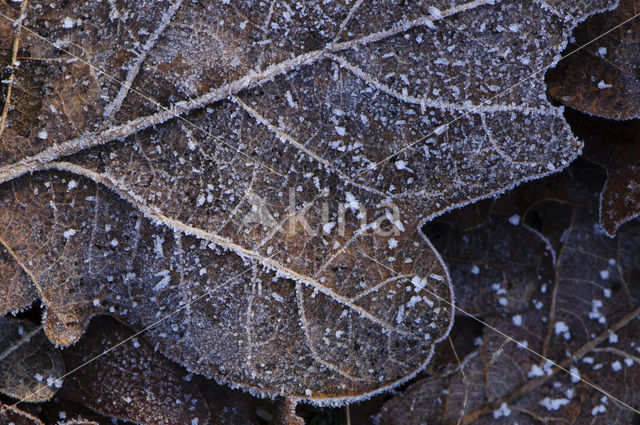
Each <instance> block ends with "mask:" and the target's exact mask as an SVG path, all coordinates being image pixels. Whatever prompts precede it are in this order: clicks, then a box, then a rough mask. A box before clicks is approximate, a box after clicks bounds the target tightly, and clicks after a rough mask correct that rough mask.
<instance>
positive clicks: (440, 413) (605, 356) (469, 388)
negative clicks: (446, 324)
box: [379, 170, 640, 424]
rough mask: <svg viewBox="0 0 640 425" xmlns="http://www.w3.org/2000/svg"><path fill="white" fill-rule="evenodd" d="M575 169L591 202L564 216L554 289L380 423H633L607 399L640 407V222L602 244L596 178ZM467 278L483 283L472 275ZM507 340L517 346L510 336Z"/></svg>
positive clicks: (502, 321) (390, 406)
mask: <svg viewBox="0 0 640 425" xmlns="http://www.w3.org/2000/svg"><path fill="white" fill-rule="evenodd" d="M574 172H576V173H577V174H581V178H586V179H588V180H589V181H590V182H591V183H590V184H589V185H588V186H587V187H586V188H583V189H582V190H587V192H586V193H585V192H583V196H585V197H589V198H591V200H590V202H589V203H588V204H587V205H585V206H576V207H574V208H573V209H572V210H571V211H570V215H571V220H570V226H569V227H568V228H567V229H566V233H565V237H564V239H563V246H562V250H561V251H560V252H559V253H558V256H557V263H556V268H555V280H554V282H553V285H552V286H549V285H547V286H546V289H545V290H543V289H542V287H540V292H539V293H537V294H536V295H535V296H534V297H532V298H531V300H530V305H529V309H528V310H527V311H526V312H521V313H518V314H509V315H507V316H506V317H504V318H499V319H496V320H494V321H493V322H490V324H491V325H492V326H493V327H494V328H495V329H497V330H498V331H499V332H496V331H495V330H491V329H487V330H486V334H485V337H484V339H483V341H482V344H481V347H480V348H479V349H478V350H477V351H476V352H474V353H472V354H470V355H468V356H467V357H466V358H465V359H464V361H463V362H462V364H461V365H460V366H459V367H457V368H455V369H454V370H449V371H447V372H444V373H442V374H440V375H439V376H434V377H431V378H427V379H425V380H422V381H419V382H417V383H416V384H414V385H412V386H411V387H409V389H408V390H407V391H406V392H405V393H404V394H403V395H401V396H398V397H396V398H394V399H392V400H391V401H389V402H388V403H386V404H385V407H384V408H383V410H382V412H381V414H380V416H379V419H380V423H381V424H390V423H393V424H418V423H425V422H427V423H430V424H445V423H447V424H448V423H458V421H459V420H460V421H461V422H459V423H473V424H485V423H486V424H489V423H491V424H503V423H504V424H507V423H508V424H513V423H516V422H517V423H519V424H534V423H540V422H556V421H557V422H567V423H574V424H589V423H607V424H628V423H631V422H632V421H633V420H637V417H635V416H634V412H632V411H631V410H629V409H627V408H626V407H624V406H622V405H620V404H619V403H618V402H617V401H616V400H615V399H614V398H613V397H615V398H617V399H618V400H621V401H622V402H624V403H628V404H629V405H630V406H632V407H634V408H638V406H640V398H639V397H638V394H637V392H636V391H635V390H634V388H635V385H636V383H637V382H638V380H639V379H640V375H639V373H640V369H639V367H638V364H637V363H638V362H639V361H640V357H639V356H638V350H637V348H638V345H637V344H638V341H637V336H638V334H639V332H640V323H639V320H638V318H639V316H640V306H639V305H640V304H639V301H640V285H638V282H637V270H638V269H639V267H640V257H638V255H637V246H638V243H639V238H640V223H638V222H632V223H630V224H629V225H628V226H625V227H624V229H622V230H621V231H620V233H619V235H618V237H617V239H615V240H612V239H610V238H608V237H607V236H606V235H605V234H604V233H603V232H602V231H599V230H598V229H599V227H598V226H597V225H596V223H597V221H596V220H597V214H596V213H595V211H596V205H597V197H596V196H595V195H596V190H595V188H597V187H598V185H599V184H601V182H602V179H601V178H600V175H596V176H595V178H594V176H593V175H592V173H593V172H592V171H590V172H585V173H582V172H580V171H579V170H574ZM585 174H586V176H585ZM574 187H579V186H577V185H576V186H574ZM577 190H580V189H577ZM513 229H516V228H515V227H514V228H513ZM516 246H517V245H516ZM514 248H515V247H514ZM540 259H541V260H542V257H540ZM452 268H454V265H453V264H452ZM467 282H468V284H469V285H475V284H480V285H484V284H485V282H483V281H482V280H481V279H474V278H471V277H470V278H469V279H467ZM507 335H508V336H509V337H512V338H514V339H515V340H516V341H518V342H519V343H520V344H521V345H517V344H516V343H514V342H511V341H509V340H507V339H506V336H507ZM525 347H528V348H530V349H532V350H534V351H535V352H538V353H542V355H544V356H545V357H547V358H549V359H552V360H553V361H555V362H557V364H559V365H560V366H562V367H563V368H565V369H566V370H568V371H570V372H571V374H572V375H570V374H568V373H566V372H564V371H560V370H559V369H558V368H557V367H555V366H553V364H551V363H549V362H546V361H544V360H541V359H540V358H539V357H537V356H535V355H533V354H532V352H530V351H528V350H527V349H526V348H525ZM579 378H583V379H586V380H587V381H588V382H590V383H592V384H594V385H597V386H598V387H599V388H602V389H603V390H604V391H605V393H603V392H600V391H597V390H595V389H594V388H593V387H592V386H590V385H588V384H587V383H585V382H583V381H580V380H579Z"/></svg>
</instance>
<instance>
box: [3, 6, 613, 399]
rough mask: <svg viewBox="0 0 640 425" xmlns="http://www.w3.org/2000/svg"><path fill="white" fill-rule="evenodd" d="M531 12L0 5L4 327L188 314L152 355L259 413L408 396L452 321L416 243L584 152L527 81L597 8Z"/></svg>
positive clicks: (174, 319) (439, 274)
mask: <svg viewBox="0 0 640 425" xmlns="http://www.w3.org/2000/svg"><path fill="white" fill-rule="evenodd" d="M544 3H545V7H540V5H539V4H538V2H535V1H527V0H517V1H503V2H500V3H497V4H496V3H495V2H494V1H493V0H474V1H456V2H453V3H451V2H448V1H447V2H440V1H430V2H426V3H424V4H409V5H402V6H401V5H397V4H394V3H387V2H376V1H374V2H371V3H366V2H360V1H356V2H353V3H352V2H344V3H342V2H335V3H331V4H323V5H318V4H317V2H308V3H306V2H301V3H296V4H295V5H289V4H288V3H282V4H279V3H273V4H272V5H271V6H267V4H266V3H255V4H254V3H253V2H233V4H224V3H220V2H197V3H194V2H187V1H185V2H181V1H174V2H168V1H167V2H164V6H165V7H159V6H157V5H156V2H149V1H140V2H135V3H126V4H121V3H117V2H100V3H98V2H85V1H68V2H66V3H64V6H60V7H53V8H52V7H49V3H46V2H40V1H35V0H34V1H29V2H22V3H21V4H11V3H8V2H3V3H2V4H1V11H2V13H3V15H5V16H7V17H9V18H10V19H14V20H15V19H20V22H22V24H24V25H25V26H26V28H22V27H20V26H17V27H14V26H13V25H12V24H11V22H10V21H9V20H7V19H6V18H3V19H2V20H1V21H0V34H3V37H2V43H3V44H2V46H1V48H2V49H3V51H4V53H3V55H4V56H2V57H5V58H9V65H10V66H9V67H8V68H7V69H8V71H7V72H8V73H9V74H10V75H9V76H8V77H7V78H8V81H9V82H10V83H9V84H7V85H8V86H9V87H11V88H12V94H11V96H10V95H9V92H8V88H9V87H8V88H7V90H5V91H4V92H3V93H4V94H3V96H4V99H3V100H4V102H3V103H4V104H5V105H8V106H7V107H6V108H5V109H6V110H7V114H5V119H4V122H5V123H6V124H5V128H4V133H1V134H0V136H1V137H2V140H10V141H11V143H7V144H6V145H5V147H4V148H2V149H0V158H2V162H1V163H0V184H2V186H0V206H1V207H2V214H1V215H0V231H1V233H0V234H1V235H2V245H3V246H4V247H5V250H6V256H5V257H6V258H3V264H2V267H3V269H4V268H6V269H7V270H9V271H10V273H12V275H13V276H16V277H15V278H14V279H12V281H11V284H10V286H9V290H11V294H14V293H15V294H16V297H18V294H20V297H21V298H20V299H19V300H17V301H12V302H11V303H9V304H8V305H7V306H6V307H5V310H11V309H15V308H17V307H19V305H20V303H23V302H25V301H27V300H32V299H34V298H35V297H39V298H40V299H41V300H42V301H43V302H44V304H45V305H46V307H47V316H46V319H47V320H46V326H45V330H46V332H47V335H48V336H49V338H51V340H52V341H55V342H57V343H59V344H63V345H66V344H70V343H72V342H74V341H76V340H77V339H78V338H79V337H80V335H81V334H82V333H83V331H84V329H85V328H86V326H87V323H88V320H89V319H90V317H91V316H93V315H95V314H97V313H100V312H105V311H110V310H112V312H113V313H114V314H119V315H121V317H123V318H124V319H126V320H127V321H128V322H129V323H131V324H132V325H133V326H134V327H136V328H142V327H144V326H147V325H149V324H151V323H154V322H155V321H156V320H157V319H158V318H159V317H161V316H162V315H163V314H167V313H169V312H172V311H174V310H175V309H176V308H178V307H184V308H183V309H182V310H180V311H179V312H178V313H177V314H176V315H174V316H171V317H170V318H169V319H167V320H166V321H163V322H162V323H161V324H159V325H158V326H156V327H154V329H152V331H151V333H150V337H151V338H152V340H153V341H154V343H157V344H158V346H159V349H161V350H162V351H163V353H165V354H167V355H168V356H169V357H170V358H172V359H175V360H177V361H179V362H180V363H181V364H183V365H185V366H186V367H187V368H188V369H189V370H192V371H194V372H197V373H201V374H205V375H207V376H214V377H216V378H218V379H220V380H222V381H224V382H228V383H231V384H233V385H239V386H242V387H243V388H248V389H251V390H253V391H255V392H259V393H261V394H276V393H277V394H284V395H289V396H293V397H295V398H304V399H313V400H315V401H316V402H320V403H330V402H338V401H345V400H347V399H352V398H354V397H358V396H361V395H363V394H371V393H374V392H377V391H380V390H382V389H385V388H388V387H391V386H394V385H397V384H398V383H400V382H403V381H405V380H406V379H408V378H409V377H411V376H412V375H414V374H415V373H417V372H418V371H419V370H420V369H422V368H423V367H424V365H425V364H426V363H427V362H428V361H429V359H430V357H431V354H432V353H433V347H434V344H435V343H436V342H437V341H439V340H441V339H442V338H444V337H445V336H446V334H447V333H448V330H449V328H450V326H451V322H452V315H453V314H452V313H453V312H452V308H451V302H452V301H453V295H452V291H451V287H450V282H449V278H448V275H447V271H446V268H445V266H444V264H443V263H442V261H441V259H440V257H439V255H438V254H437V252H435V251H434V250H433V248H432V247H431V245H430V243H429V242H428V241H425V240H424V237H423V236H422V234H421V233H420V231H419V229H420V227H421V225H422V223H423V222H424V221H425V220H427V219H429V218H432V217H434V216H437V215H439V214H441V213H443V212H444V211H446V210H449V209H451V208H454V207H456V206H459V205H464V204H467V203H469V202H472V201H473V200H476V199H479V198H484V197H488V196H490V195H492V194H494V193H496V192H500V191H503V190H506V189H507V188H510V187H512V186H513V185H515V184H518V183H519V182H522V181H524V180H528V179H532V178H535V177H539V176H541V175H544V174H547V173H550V172H553V171H555V170H558V169H561V168H563V167H564V166H566V165H567V164H568V163H569V162H570V161H571V160H572V159H573V158H574V157H575V156H576V155H577V153H578V152H579V150H580V147H581V144H580V142H579V141H577V140H576V139H575V138H574V137H573V136H572V135H571V133H570V130H569V128H568V126H567V124H566V122H565V121H564V118H563V117H562V113H561V109H559V108H555V107H553V106H551V105H550V104H549V103H548V102H547V100H546V98H545V96H544V82H543V81H542V79H541V78H538V77H539V74H536V75H534V76H533V78H531V76H532V73H533V72H534V71H537V70H539V69H541V68H542V67H544V66H547V65H549V63H551V61H552V60H553V58H554V57H555V56H556V55H557V54H558V53H559V52H560V50H561V49H562V46H563V45H564V44H565V41H566V37H567V35H568V33H569V31H570V30H571V28H573V26H575V25H576V24H577V22H579V21H581V20H582V19H584V18H585V17H586V16H588V15H589V14H591V13H594V12H596V11H598V10H601V9H604V8H607V7H610V6H611V5H612V4H613V1H609V0H606V1H605V0H600V1H595V2H592V3H590V4H589V5H585V4H584V3H583V2H580V1H570V2H560V1H545V2H544ZM522 16H527V17H528V19H527V20H526V21H525V22H523V21H522V19H521V17H522ZM478 22H482V24H481V25H478ZM27 28H28V29H29V30H27ZM36 33H37V34H38V35H36ZM42 37H45V38H46V39H48V40H50V41H55V46H54V45H52V44H51V42H48V41H46V40H43V38H42ZM14 52H17V53H15V54H14ZM14 56H15V57H14ZM16 62H19V63H20V64H21V63H22V62H25V63H33V64H32V65H31V66H32V68H29V69H26V70H25V71H23V68H22V67H21V65H19V64H17V63H16ZM30 69H31V70H32V73H33V74H36V75H38V76H39V78H38V79H35V80H33V84H31V85H30V84H29V82H30V81H32V80H31V79H29V78H28V74H25V73H26V72H28V71H29V70H30ZM103 70H104V71H105V73H106V74H105V73H103V72H102V71H103ZM40 77H41V78H40ZM114 78H115V80H117V81H123V82H125V84H124V85H119V84H117V83H116V81H115V80H114ZM36 83H37V84H36ZM516 83H518V84H517V85H516ZM27 86H28V88H29V90H31V92H35V93H37V94H38V98H39V99H40V100H39V102H40V103H37V102H36V103H35V104H34V103H33V102H31V103H29V102H28V101H27V100H28V99H27V94H28V90H27ZM510 86H513V88H512V90H510V91H509V92H507V93H505V94H504V95H501V96H496V95H497V94H498V93H499V92H500V91H501V90H503V89H504V88H506V87H510ZM13 89H15V90H13ZM31 92H29V93H31ZM21 104H25V105H27V104H28V105H36V106H33V107H34V108H35V107H37V106H39V107H40V109H39V111H38V112H37V114H36V115H37V118H35V119H34V118H33V114H29V113H26V112H25V110H24V109H21V108H18V107H17V105H21ZM12 105H14V106H12ZM19 123H22V125H18V124H19ZM363 253H364V255H363ZM5 263H6V264H5ZM383 266H385V267H383ZM387 267H390V268H392V269H394V270H395V272H396V273H398V274H399V276H401V278H398V275H397V274H395V273H390V271H389V269H388V268H387ZM243 271H244V272H243ZM25 274H26V276H25ZM238 275H239V276H238ZM411 282H413V283H411ZM6 291H8V290H6ZM427 291H429V295H428V294H427ZM11 298H14V297H13V296H11ZM197 299H199V300H201V302H199V303H196V304H190V305H189V306H188V307H187V306H186V304H187V303H190V302H192V301H194V300H197Z"/></svg>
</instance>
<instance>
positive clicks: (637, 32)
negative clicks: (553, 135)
mask: <svg viewBox="0 0 640 425" xmlns="http://www.w3.org/2000/svg"><path fill="white" fill-rule="evenodd" d="M637 8H638V3H637V0H621V1H620V5H619V6H618V7H617V8H616V9H615V10H613V11H611V12H607V13H603V14H599V15H595V16H592V17H590V18H589V19H587V20H586V21H585V22H583V23H582V24H580V25H579V26H578V27H577V28H576V30H575V31H574V39H575V41H574V42H573V43H572V44H570V45H569V46H568V48H567V50H568V51H572V50H574V49H575V48H576V47H577V46H582V45H584V44H586V43H587V42H589V41H591V40H593V39H595V38H596V37H598V39H597V40H596V41H595V42H594V43H592V44H590V45H588V46H586V47H585V48H584V49H581V50H580V51H578V52H576V53H575V54H573V55H571V56H569V57H568V58H566V59H564V60H562V61H560V62H559V63H558V66H557V68H556V69H553V70H551V71H550V72H549V75H548V77H547V81H548V83H549V94H550V95H551V96H552V97H553V98H555V99H557V100H558V101H560V102H562V103H564V104H566V105H568V106H571V107H572V108H575V109H578V110H580V111H582V112H586V113H588V114H590V115H598V116H601V117H606V118H613V119H631V118H640V78H638V69H640V62H638V57H640V24H638V22H637V20H632V21H630V22H628V23H626V24H625V25H622V26H620V28H616V29H615V30H614V31H611V32H609V33H608V34H606V35H605V36H604V37H599V36H600V35H602V34H603V33H605V32H608V31H609V30H610V29H612V28H614V27H616V26H618V25H620V24H621V23H622V22H625V21H627V20H628V19H630V18H632V17H633V16H634V15H635V14H636V13H638V9H637Z"/></svg>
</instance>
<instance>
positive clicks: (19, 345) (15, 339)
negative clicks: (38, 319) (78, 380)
mask: <svg viewBox="0 0 640 425" xmlns="http://www.w3.org/2000/svg"><path fill="white" fill-rule="evenodd" d="M0 347H2V349H1V350H0V392H2V393H4V394H6V395H8V396H10V397H13V398H16V399H19V400H25V401H31V402H40V401H45V400H49V399H50V398H51V397H53V395H54V394H55V393H56V392H57V391H58V388H60V386H61V385H62V380H60V378H61V377H62V375H63V374H64V364H63V362H62V358H61V357H60V354H59V353H58V351H57V350H56V348H55V347H54V345H53V344H51V342H49V340H48V339H47V338H46V336H45V335H44V332H42V327H39V326H38V327H36V326H34V325H32V324H31V323H29V322H27V321H24V320H10V319H6V318H2V317H0Z"/></svg>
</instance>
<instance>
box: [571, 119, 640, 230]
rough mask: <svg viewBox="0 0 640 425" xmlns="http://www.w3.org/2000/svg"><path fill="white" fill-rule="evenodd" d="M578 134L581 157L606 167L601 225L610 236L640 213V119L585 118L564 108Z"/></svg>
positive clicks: (601, 205) (602, 193) (601, 204)
mask: <svg viewBox="0 0 640 425" xmlns="http://www.w3.org/2000/svg"><path fill="white" fill-rule="evenodd" d="M567 119H568V120H569V122H570V123H571V124H572V126H573V128H574V132H575V133H576V135H577V136H579V137H580V138H582V139H583V140H584V141H585V150H584V156H585V158H588V159H589V160H590V161H592V162H594V163H596V164H598V165H600V166H602V167H603V168H604V169H605V170H607V181H606V182H605V183H604V185H603V188H602V192H601V194H600V224H601V225H602V227H603V229H604V230H605V231H606V232H607V233H608V234H610V235H611V236H613V235H615V233H616V231H617V229H618V227H619V226H621V225H622V224H623V223H625V222H627V221H629V220H631V219H632V218H635V217H636V216H638V214H640V190H639V189H640V150H639V149H638V147H639V146H640V120H629V121H622V122H620V121H612V120H607V119H602V118H590V119H588V120H587V119H585V116H584V115H583V114H581V113H579V112H576V111H573V110H569V111H567Z"/></svg>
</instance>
